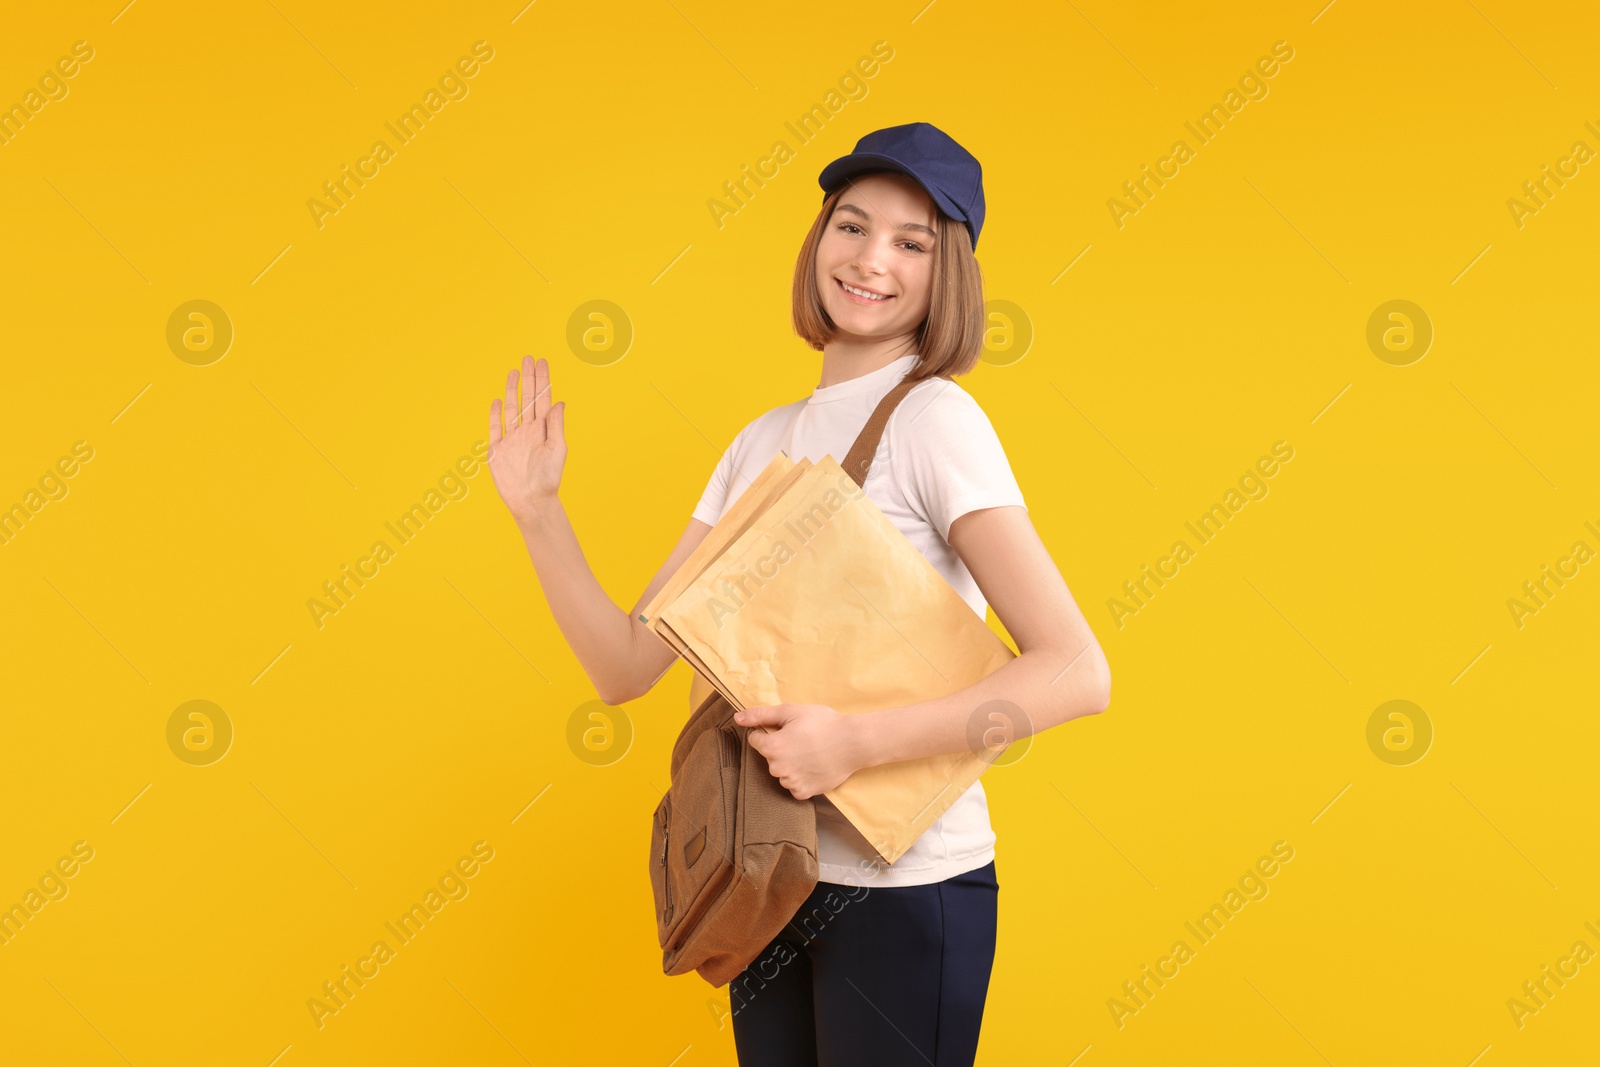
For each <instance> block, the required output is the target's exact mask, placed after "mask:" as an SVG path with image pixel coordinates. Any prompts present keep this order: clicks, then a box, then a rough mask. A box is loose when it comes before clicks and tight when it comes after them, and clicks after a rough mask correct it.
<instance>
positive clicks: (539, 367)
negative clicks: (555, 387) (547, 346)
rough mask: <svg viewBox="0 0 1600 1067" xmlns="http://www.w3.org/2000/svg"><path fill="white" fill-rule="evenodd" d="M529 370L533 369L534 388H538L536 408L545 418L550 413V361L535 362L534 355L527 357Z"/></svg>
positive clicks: (540, 415)
mask: <svg viewBox="0 0 1600 1067" xmlns="http://www.w3.org/2000/svg"><path fill="white" fill-rule="evenodd" d="M526 359H527V364H528V368H529V370H531V371H533V381H534V388H536V389H537V390H538V394H537V400H536V401H535V406H534V410H535V411H536V412H537V413H538V416H539V418H540V420H543V419H544V417H545V416H546V415H548V414H549V413H550V361H549V360H548V359H541V360H539V362H538V363H534V361H533V357H532V356H528V357H526Z"/></svg>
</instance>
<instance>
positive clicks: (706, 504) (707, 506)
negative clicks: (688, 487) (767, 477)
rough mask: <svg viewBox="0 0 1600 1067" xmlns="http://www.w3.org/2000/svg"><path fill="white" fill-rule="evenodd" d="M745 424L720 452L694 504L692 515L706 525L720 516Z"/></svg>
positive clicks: (746, 428) (730, 482) (715, 522)
mask: <svg viewBox="0 0 1600 1067" xmlns="http://www.w3.org/2000/svg"><path fill="white" fill-rule="evenodd" d="M747 430H749V427H748V426H746V427H745V428H744V429H743V430H740V431H739V433H738V434H737V435H736V436H735V437H734V439H733V443H732V444H731V445H729V446H728V448H727V450H726V451H725V452H723V453H722V458H721V459H719V460H718V461H717V465H716V468H715V469H714V470H712V472H711V478H710V480H709V481H707V482H706V488H705V492H703V493H701V494H700V503H699V504H697V505H695V509H694V515H693V517H694V518H696V519H699V520H700V521H701V522H703V523H705V524H706V525H707V526H715V525H716V524H717V520H718V519H720V518H722V512H723V509H724V507H725V506H726V505H727V502H728V488H729V486H731V485H732V484H733V472H734V470H735V469H736V468H737V466H738V458H739V445H740V444H741V443H742V442H743V441H744V435H745V432H746V431H747Z"/></svg>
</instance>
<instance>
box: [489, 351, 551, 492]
mask: <svg viewBox="0 0 1600 1067" xmlns="http://www.w3.org/2000/svg"><path fill="white" fill-rule="evenodd" d="M503 410H504V413H505V432H504V433H502V432H501V430H500V419H501V412H502V408H501V405H500V401H498V400H495V401H493V402H491V403H490V404H489V473H490V475H491V476H493V478H494V487H495V490H496V491H497V492H499V494H500V499H501V500H503V501H505V504H506V507H507V508H509V509H511V515H512V517H513V518H515V519H516V520H517V522H518V524H522V523H526V522H530V521H532V520H533V519H534V518H536V517H537V516H538V515H539V513H540V510H541V509H543V508H545V507H547V506H548V505H550V504H551V503H553V502H554V501H555V500H556V491H557V490H558V489H559V488H560V487H561V469H562V467H563V466H564V465H565V464H566V461H567V439H566V435H565V433H564V430H565V427H566V415H567V404H566V401H562V402H561V403H559V404H556V405H554V406H552V405H551V403H550V365H549V363H548V361H546V360H543V359H541V360H538V361H537V362H535V361H534V358H533V357H532V356H523V357H522V403H521V404H520V405H519V404H518V403H517V372H516V371H512V372H511V374H510V376H509V377H507V378H506V402H505V407H504V409H503Z"/></svg>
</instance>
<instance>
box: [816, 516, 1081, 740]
mask: <svg viewBox="0 0 1600 1067" xmlns="http://www.w3.org/2000/svg"><path fill="white" fill-rule="evenodd" d="M950 547H952V548H954V549H955V550H956V553H957V554H958V555H959V556H960V557H961V562H963V563H964V564H966V567H967V570H968V571H969V572H971V574H972V577H973V579H974V580H975V581H976V582H977V583H978V588H979V589H981V590H982V591H983V595H984V598H985V599H986V600H988V601H989V604H990V606H991V607H993V608H994V613H995V615H996V616H998V617H999V619H1000V622H1001V624H1002V625H1004V626H1005V628H1006V632H1007V633H1009V634H1010V635H1011V637H1012V639H1013V640H1015V641H1016V643H1017V651H1018V656H1017V658H1016V659H1014V660H1012V661H1011V662H1009V663H1007V664H1006V665H1005V666H1003V667H1001V668H1000V669H999V670H997V671H995V672H994V673H992V674H989V675H987V676H985V677H983V678H981V679H979V680H978V681H977V682H976V683H974V684H973V685H970V686H968V687H967V688H965V689H962V690H960V691H959V692H955V693H952V694H950V695H949V696H944V697H939V698H938V699H936V700H926V701H922V702H921V703H917V704H908V705H906V706H904V707H900V708H891V709H888V710H884V711H879V712H874V713H872V714H869V715H849V716H845V721H846V722H848V723H849V729H850V730H851V731H852V732H853V733H854V735H855V748H856V752H857V758H858V759H859V760H860V761H861V762H860V765H861V766H863V767H874V766H877V765H878V764H881V763H893V762H896V761H899V760H908V759H919V758H921V757H924V756H934V755H938V754H940V753H946V752H961V751H963V750H967V751H972V750H975V748H976V747H977V745H981V744H982V743H984V742H983V740H982V739H985V738H987V739H988V740H989V741H993V740H995V739H996V735H998V736H999V737H1001V738H1003V739H1004V741H1005V742H1006V743H1010V742H1015V741H1018V740H1020V739H1022V738H1024V737H1027V736H1029V735H1031V734H1036V733H1041V732H1043V731H1045V730H1048V729H1050V728H1051V727H1052V726H1059V725H1060V724H1062V723H1064V722H1066V721H1068V720H1069V719H1075V718H1078V717H1079V716H1081V715H1094V714H1098V713H1099V712H1102V711H1104V710H1105V709H1106V708H1107V707H1108V706H1109V705H1110V703H1111V667H1110V665H1109V664H1108V663H1107V662H1106V656H1105V652H1104V651H1103V650H1102V649H1101V648H1100V643H1099V642H1098V641H1096V640H1095V636H1094V632H1093V631H1092V630H1091V629H1090V628H1089V623H1088V621H1087V620H1086V619H1085V618H1084V617H1083V612H1081V611H1080V610H1078V605H1077V602H1076V601H1074V600H1073V598H1072V594H1071V592H1069V591H1068V589H1067V583H1066V581H1065V580H1064V579H1063V578H1062V577H1061V572H1060V571H1059V570H1058V569H1057V568H1056V565H1055V561H1054V560H1052V559H1051V558H1050V553H1049V551H1048V550H1047V549H1046V548H1045V547H1044V544H1043V543H1042V542H1041V541H1040V540H1039V534H1038V532H1037V531H1036V530H1035V529H1034V528H1033V522H1032V521H1031V520H1030V519H1029V517H1028V513H1027V510H1026V509H1024V508H1020V507H1015V506H1007V507H996V508H984V509H982V510H979V511H971V512H968V513H967V514H965V515H963V516H961V517H960V518H958V519H957V520H956V521H955V522H954V523H952V524H951V526H950ZM990 701H1004V702H1005V703H1003V704H996V705H994V706H992V707H984V705H985V704H988V703H989V702H990ZM975 738H977V739H979V740H977V741H976V742H975V740H974V739H975Z"/></svg>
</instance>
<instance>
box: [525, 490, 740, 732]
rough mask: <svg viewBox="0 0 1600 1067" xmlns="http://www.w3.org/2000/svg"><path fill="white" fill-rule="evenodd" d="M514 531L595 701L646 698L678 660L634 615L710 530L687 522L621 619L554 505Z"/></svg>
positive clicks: (557, 503)
mask: <svg viewBox="0 0 1600 1067" xmlns="http://www.w3.org/2000/svg"><path fill="white" fill-rule="evenodd" d="M518 525H519V527H520V529H521V530H522V541H523V544H525V545H527V547H528V556H529V558H531V559H532V560H533V569H534V570H535V571H536V572H537V573H538V575H539V585H540V587H541V588H543V590H544V596H545V600H546V601H547V602H548V603H549V605H550V613H551V614H552V615H554V616H555V620H556V625H557V626H558V627H559V628H560V629H561V635H562V636H563V637H565V638H566V639H567V644H569V645H571V646H572V651H573V654H574V655H576V656H577V657H578V662H579V663H580V664H582V666H583V670H584V673H585V674H587V675H588V676H589V680H590V681H591V682H592V683H594V689H595V693H596V695H598V696H599V697H600V699H601V700H602V701H604V702H605V703H607V704H611V705H616V704H624V703H627V702H628V701H630V700H637V699H638V698H639V697H641V696H643V695H644V694H645V693H648V692H649V691H650V690H651V689H652V688H653V687H654V686H655V684H656V682H658V681H660V680H661V676H662V675H664V674H665V673H666V672H667V671H668V670H669V669H670V668H671V667H672V664H673V663H674V662H675V661H676V660H677V658H678V654H677V652H675V651H674V650H673V649H672V647H671V646H670V645H668V644H667V643H666V642H665V641H663V640H661V639H660V638H659V637H657V636H656V635H655V634H654V633H651V632H650V628H649V627H648V626H646V625H645V624H644V623H642V622H640V621H639V612H640V611H641V610H642V609H643V608H644V606H645V605H646V604H648V603H649V602H650V601H651V599H652V598H654V597H655V595H656V593H657V592H658V591H660V589H661V587H662V586H663V585H665V584H666V583H667V579H669V578H671V577H672V575H673V574H675V573H676V572H677V570H678V567H679V566H680V565H681V564H682V563H683V561H684V560H685V559H687V558H688V557H689V553H691V552H693V551H694V550H695V548H696V547H697V546H698V545H699V544H700V542H701V541H702V540H704V539H705V536H706V534H708V533H710V532H711V527H710V526H707V525H706V524H705V523H703V522H701V521H700V520H699V519H690V520H689V525H688V526H687V527H686V528H685V529H684V531H683V536H682V537H680V538H679V539H678V544H677V547H675V548H674V549H673V550H672V554H671V555H670V556H668V557H667V561H666V562H665V563H663V564H662V565H661V569H660V571H658V572H657V573H656V576H655V578H654V579H653V580H652V581H651V582H650V585H649V588H647V589H646V590H645V591H644V594H643V595H642V596H640V597H639V602H638V603H637V604H635V605H634V608H633V611H632V612H631V613H630V614H627V615H624V614H623V613H622V609H621V608H620V607H618V606H617V605H616V604H615V603H613V602H612V600H611V598H610V597H609V596H607V595H606V592H605V590H604V589H602V588H601V587H600V582H599V580H598V579H596V578H595V576H594V572H593V571H592V570H590V569H589V563H588V561H587V560H586V559H584V556H583V550H582V549H581V548H580V547H579V546H578V537H577V534H576V532H574V530H573V528H572V523H571V522H570V521H569V520H568V518H567V512H566V509H565V508H563V507H562V506H561V502H560V501H559V500H552V501H550V504H549V506H547V507H545V508H543V509H541V510H540V512H539V513H538V515H536V516H535V517H534V518H533V520H532V521H531V522H530V523H528V524H526V525H524V524H521V523H519V524H518Z"/></svg>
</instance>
